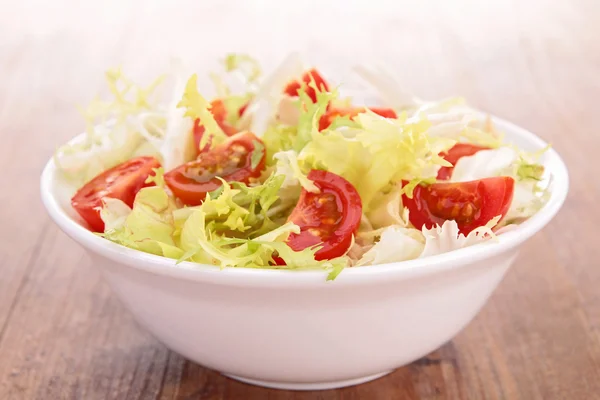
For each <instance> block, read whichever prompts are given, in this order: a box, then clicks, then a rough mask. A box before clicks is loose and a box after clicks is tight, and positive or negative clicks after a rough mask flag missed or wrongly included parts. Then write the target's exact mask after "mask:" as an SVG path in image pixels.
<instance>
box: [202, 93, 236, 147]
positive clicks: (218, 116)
mask: <svg viewBox="0 0 600 400" xmlns="http://www.w3.org/2000/svg"><path fill="white" fill-rule="evenodd" d="M210 104H211V108H210V111H211V112H212V114H213V116H214V117H215V120H216V121H217V124H219V126H220V127H221V129H223V132H225V134H226V135H227V136H233V135H235V134H236V133H238V132H239V131H238V130H237V128H236V127H234V126H232V125H231V124H230V123H228V122H227V109H226V108H225V104H224V103H223V100H221V99H216V100H213V101H211V102H210ZM246 106H247V105H246ZM246 106H244V107H242V109H243V110H245V108H246ZM242 109H240V115H242V112H243V111H242ZM205 131H206V129H205V128H204V125H200V120H199V119H197V120H195V121H194V145H195V146H196V149H198V154H199V153H202V152H203V151H206V150H207V149H208V148H209V147H210V143H207V144H206V145H205V146H204V148H202V149H200V142H201V140H202V137H203V136H204V132H205Z"/></svg>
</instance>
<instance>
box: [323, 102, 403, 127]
mask: <svg viewBox="0 0 600 400" xmlns="http://www.w3.org/2000/svg"><path fill="white" fill-rule="evenodd" d="M366 109H367V107H347V108H332V109H330V110H328V111H327V112H326V113H325V114H323V116H322V117H321V119H320V120H319V130H320V131H322V130H324V129H326V128H328V127H329V125H331V123H332V122H333V120H334V119H336V118H337V117H341V116H348V117H350V118H351V119H354V117H355V116H357V115H358V114H360V113H363V112H365V110H366ZM368 109H369V110H371V111H373V112H374V113H375V114H377V115H381V116H382V117H384V118H398V115H397V114H396V111H394V110H393V109H391V108H381V107H368Z"/></svg>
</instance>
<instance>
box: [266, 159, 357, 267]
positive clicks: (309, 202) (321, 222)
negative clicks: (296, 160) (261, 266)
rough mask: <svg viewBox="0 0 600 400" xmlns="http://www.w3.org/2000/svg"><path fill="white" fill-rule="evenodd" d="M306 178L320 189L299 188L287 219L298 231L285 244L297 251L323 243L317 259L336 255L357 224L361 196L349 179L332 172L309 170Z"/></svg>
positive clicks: (341, 253)
mask: <svg viewBox="0 0 600 400" xmlns="http://www.w3.org/2000/svg"><path fill="white" fill-rule="evenodd" d="M308 178H309V179H310V180H312V181H313V182H314V183H315V185H316V186H317V187H318V188H319V189H320V191H321V192H320V193H311V192H308V191H306V190H304V189H303V190H302V193H301V194H300V199H299V200H298V204H297V205H296V207H295V208H294V210H293V211H292V214H291V215H290V216H289V218H288V221H290V222H293V223H295V224H296V225H298V226H299V227H300V233H298V234H294V233H292V234H291V235H290V236H289V238H288V241H287V243H288V245H289V246H290V247H291V248H292V249H294V250H296V251H300V250H303V249H305V248H307V247H311V246H314V245H322V248H321V249H319V251H317V252H316V254H315V259H316V260H329V259H332V258H336V257H339V256H341V255H343V254H344V253H345V252H346V251H347V250H348V248H349V247H350V245H351V243H352V235H353V234H354V233H355V232H356V230H357V229H358V225H359V224H360V220H361V217H362V202H361V199H360V196H359V194H358V192H357V191H356V189H355V188H354V186H352V184H351V183H350V182H348V181H347V180H345V179H344V178H342V177H341V176H338V175H336V174H334V173H332V172H327V171H320V170H312V171H311V172H310V173H309V174H308ZM275 261H276V262H281V260H278V259H275Z"/></svg>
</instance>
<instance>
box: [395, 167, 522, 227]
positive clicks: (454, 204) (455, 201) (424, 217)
mask: <svg viewBox="0 0 600 400" xmlns="http://www.w3.org/2000/svg"><path fill="white" fill-rule="evenodd" d="M514 185H515V181H514V179H513V178H511V177H508V176H498V177H493V178H485V179H479V180H476V181H469V182H452V183H450V182H449V183H446V182H442V183H434V184H432V185H427V186H417V187H416V188H415V190H414V192H413V198H412V199H409V198H408V197H407V196H406V195H403V196H402V203H403V205H404V206H406V207H407V208H408V211H409V214H408V218H409V219H410V222H411V223H412V224H413V225H414V226H415V228H417V229H421V228H423V227H426V228H428V229H430V228H432V227H433V226H435V225H440V226H441V225H442V224H443V223H444V221H446V220H455V221H456V223H457V225H458V228H459V230H460V232H461V233H463V234H464V235H468V234H469V232H471V231H472V230H473V229H475V228H478V227H480V226H483V225H485V224H486V223H488V222H489V221H490V220H491V219H493V218H494V217H496V216H498V215H501V216H502V217H504V216H505V215H506V213H507V212H508V209H509V207H510V204H511V202H512V198H513V193H514Z"/></svg>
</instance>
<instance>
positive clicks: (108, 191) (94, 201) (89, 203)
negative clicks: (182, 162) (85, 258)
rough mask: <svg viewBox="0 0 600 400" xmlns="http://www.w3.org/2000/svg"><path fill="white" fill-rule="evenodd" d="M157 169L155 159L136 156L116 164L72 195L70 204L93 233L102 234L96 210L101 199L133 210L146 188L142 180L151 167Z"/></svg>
mask: <svg viewBox="0 0 600 400" xmlns="http://www.w3.org/2000/svg"><path fill="white" fill-rule="evenodd" d="M158 167H160V163H159V162H158V160H157V159H155V158H154V157H137V158H134V159H131V160H129V161H126V162H124V163H122V164H119V165H117V166H116V167H113V168H111V169H109V170H108V171H104V172H103V173H101V174H100V175H98V176H96V177H95V178H94V179H92V180H91V181H89V182H88V183H86V184H85V185H84V186H83V187H82V188H81V189H79V190H78V191H77V193H75V196H73V198H72V199H71V205H72V206H73V208H74V209H75V211H77V212H78V213H79V215H81V217H82V218H83V219H84V220H85V221H86V222H87V223H88V225H89V226H90V228H91V230H92V231H94V232H104V222H102V219H101V218H100V211H98V210H97V209H96V208H97V207H102V199H103V198H104V197H111V198H113V199H119V200H122V201H123V202H124V203H125V204H127V205H128V206H129V207H132V206H133V200H134V199H135V195H136V194H137V192H139V190H140V189H141V188H143V187H145V186H149V185H147V184H146V183H145V181H146V179H147V178H148V176H149V175H150V174H153V173H152V168H158Z"/></svg>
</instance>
